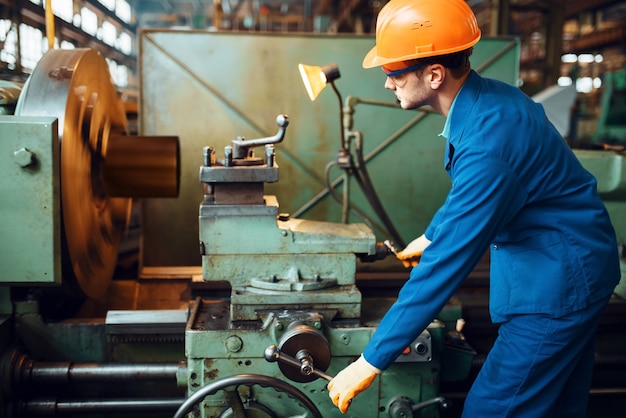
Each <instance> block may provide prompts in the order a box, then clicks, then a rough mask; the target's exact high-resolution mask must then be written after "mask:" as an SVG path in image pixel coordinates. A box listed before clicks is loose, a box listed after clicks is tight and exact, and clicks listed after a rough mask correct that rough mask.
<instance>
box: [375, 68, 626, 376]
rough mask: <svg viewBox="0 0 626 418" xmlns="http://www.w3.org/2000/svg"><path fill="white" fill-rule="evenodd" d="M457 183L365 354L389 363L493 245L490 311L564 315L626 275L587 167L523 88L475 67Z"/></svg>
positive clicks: (461, 118) (450, 168)
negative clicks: (420, 255)
mask: <svg viewBox="0 0 626 418" xmlns="http://www.w3.org/2000/svg"><path fill="white" fill-rule="evenodd" d="M448 118H450V120H449V121H448V122H449V128H450V129H449V135H448V138H447V143H446V148H445V155H444V165H445V169H446V171H447V172H448V174H449V175H450V178H451V179H452V187H451V189H450V192H449V193H448V196H447V198H446V201H445V203H444V204H443V206H442V207H441V208H440V209H439V210H438V211H437V213H436V214H435V216H434V217H433V219H432V221H431V223H430V224H429V226H428V227H427V229H426V231H425V235H426V237H427V238H429V239H430V240H431V241H432V243H431V244H430V245H429V246H428V247H427V249H426V250H425V251H424V253H423V255H422V258H421V260H420V263H419V264H418V265H417V266H416V267H414V268H413V270H412V271H411V274H410V278H409V280H408V281H407V282H406V284H405V285H404V286H403V287H402V289H401V290H400V293H399V295H398V300H397V301H396V302H395V303H394V304H393V305H392V307H391V308H390V309H389V311H388V312H387V313H386V314H385V316H384V317H383V319H382V320H381V322H380V324H379V326H378V328H377V330H376V332H375V333H374V335H373V336H372V339H371V341H370V342H369V344H368V345H367V347H366V349H365V351H364V353H363V355H364V357H365V359H366V360H367V361H368V362H369V363H370V364H372V365H374V366H375V367H377V368H379V369H386V368H387V367H388V366H389V365H390V364H391V363H392V362H393V361H394V360H395V358H396V357H397V356H398V355H399V354H400V352H401V351H402V350H403V349H404V348H405V347H407V346H408V345H409V344H410V343H411V342H412V341H413V339H414V338H416V337H417V336H418V335H419V334H420V333H421V332H422V331H423V330H424V329H425V328H426V327H427V326H428V325H429V324H430V322H431V321H432V320H433V318H435V317H436V315H437V314H438V313H439V312H440V311H441V309H442V308H443V307H444V305H445V304H446V303H447V302H448V300H449V299H450V297H451V296H452V295H453V294H454V292H455V291H456V290H457V289H458V288H459V286H460V285H461V283H462V282H463V280H464V279H465V278H466V277H467V276H468V274H469V273H470V272H471V271H472V269H473V268H474V267H475V265H476V264H477V263H478V261H479V260H480V258H481V257H482V256H483V255H484V253H485V252H486V250H487V248H490V251H491V253H490V255H491V274H490V313H491V318H492V320H493V321H494V322H502V321H506V320H507V319H508V318H510V317H511V316H513V315H519V314H545V315H550V316H554V317H558V316H561V315H564V314H567V313H569V312H573V311H576V310H580V309H582V308H585V307H586V306H588V305H589V304H591V303H593V302H596V301H598V300H600V299H602V298H605V297H607V296H608V295H609V294H610V293H611V292H612V291H613V290H614V288H615V286H616V285H617V283H618V282H619V277H620V270H619V256H618V249H617V242H616V237H615V231H614V230H613V227H612V225H611V223H610V219H609V216H608V214H607V211H606V209H605V207H604V204H603V203H602V201H601V199H600V197H599V196H598V193H597V187H596V180H595V178H594V177H593V176H592V175H591V174H590V173H589V172H587V171H586V170H585V169H584V168H583V167H582V165H581V164H580V162H579V161H578V159H577V158H576V156H575V155H574V153H573V152H572V151H571V149H570V148H569V146H568V145H567V144H566V142H565V141H564V139H563V138H562V137H561V135H560V134H559V133H558V132H557V130H556V129H555V128H554V126H553V125H552V124H551V123H550V122H549V121H548V119H547V118H546V116H545V112H544V110H543V107H542V106H541V105H540V104H537V103H535V102H533V101H532V100H531V99H530V98H529V97H528V96H526V95H525V94H524V93H523V92H522V91H520V90H519V89H518V88H515V87H513V86H510V85H508V84H505V83H502V82H500V81H496V80H491V79H487V78H483V77H481V76H479V75H478V74H477V73H476V72H474V71H472V72H471V74H470V75H469V77H468V79H467V80H466V82H465V83H464V85H463V87H462V88H461V90H460V91H459V93H458V94H457V97H456V99H455V102H454V107H453V109H452V112H451V113H450V114H449V115H448Z"/></svg>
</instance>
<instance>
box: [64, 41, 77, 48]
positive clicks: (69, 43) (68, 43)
mask: <svg viewBox="0 0 626 418" xmlns="http://www.w3.org/2000/svg"><path fill="white" fill-rule="evenodd" d="M61 49H76V45H74V44H73V43H71V42H68V41H61Z"/></svg>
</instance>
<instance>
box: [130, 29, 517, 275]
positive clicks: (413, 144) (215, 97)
mask: <svg viewBox="0 0 626 418" xmlns="http://www.w3.org/2000/svg"><path fill="white" fill-rule="evenodd" d="M373 43H374V39H373V37H369V36H367V37H363V36H345V35H344V36H342V35H338V36H325V35H304V34H303V35H277V34H262V33H254V34H250V33H232V32H228V33H221V32H199V31H198V32H193V31H170V30H146V31H142V32H141V33H140V36H139V46H140V93H141V97H140V111H139V117H140V119H139V125H140V131H141V134H143V135H157V134H158V135H169V134H171V135H178V136H179V137H180V141H181V189H180V195H179V198H178V199H169V200H168V199H147V200H144V201H143V202H142V206H143V210H142V225H143V241H142V256H141V260H142V264H143V265H144V266H159V265H167V266H176V265H199V264H200V263H201V261H200V254H199V251H198V225H197V222H196V219H197V216H198V205H199V203H200V202H201V201H202V187H201V184H200V183H199V181H198V169H199V167H200V166H201V164H202V148H203V147H204V146H207V145H210V146H213V147H214V148H215V149H216V150H222V149H223V147H224V146H226V145H227V144H229V143H230V141H232V140H233V139H236V138H237V137H238V136H244V137H245V138H247V139H255V138H260V137H266V136H271V135H273V134H274V132H275V131H276V124H275V119H276V116H277V115H278V114H282V113H285V114H287V115H289V119H290V124H289V126H288V127H287V133H286V137H285V139H284V141H283V142H282V143H280V144H277V146H276V162H277V164H278V165H279V166H280V173H279V181H278V182H276V183H273V184H270V185H266V187H265V191H266V193H267V194H269V195H276V196H277V198H278V201H279V202H280V212H283V213H291V214H297V217H298V218H303V219H311V220H320V221H331V222H338V221H341V206H340V205H339V204H338V203H337V202H335V201H334V200H332V199H331V198H330V197H329V196H328V194H327V192H326V191H325V188H326V185H325V182H324V170H325V167H326V165H327V163H328V162H330V161H333V160H334V159H335V157H336V154H337V152H338V151H339V148H340V136H341V135H340V123H339V120H340V119H339V117H340V116H339V115H340V113H339V112H340V108H341V107H342V106H343V100H342V102H341V103H340V102H339V100H338V98H337V97H336V96H335V94H334V92H333V91H332V89H330V88H327V89H326V90H324V91H323V92H322V93H321V94H320V96H319V97H318V98H317V100H316V101H315V102H311V101H310V100H309V98H308V96H307V93H306V91H305V89H304V87H303V84H302V81H301V80H300V76H299V72H298V68H297V66H298V64H299V63H304V64H309V65H325V64H328V63H331V62H335V63H337V65H338V67H339V70H340V72H341V78H340V79H338V80H336V82H335V85H336V87H337V88H338V90H339V91H340V93H341V95H342V96H343V98H347V97H348V96H352V97H356V98H362V99H367V100H366V101H369V100H375V101H380V102H384V103H386V104H388V105H389V104H393V102H394V101H395V96H394V95H393V93H391V92H390V91H388V90H385V89H384V87H383V84H384V81H385V76H384V74H383V73H382V72H381V71H379V70H376V69H373V70H365V69H363V68H362V67H361V62H362V60H363V56H364V55H365V53H366V52H367V51H368V50H369V49H370V48H371V46H372V45H373ZM518 57H519V44H518V42H517V41H516V40H513V39H489V38H486V39H483V40H481V41H480V42H479V43H478V44H477V46H476V47H475V52H474V55H473V57H472V66H473V67H474V68H475V69H477V70H478V71H479V72H480V73H481V74H483V75H485V76H489V77H494V78H499V79H502V80H504V81H506V82H508V83H511V84H515V83H516V82H517V78H518V77H517V75H518V63H519V58H518ZM353 123H354V125H353V129H354V130H358V131H361V132H362V133H363V138H364V154H365V156H366V160H367V167H368V171H369V173H370V176H371V177H372V181H373V183H374V187H375V189H376V190H377V192H378V194H379V196H380V199H381V200H382V202H383V204H384V206H385V208H386V210H387V212H388V213H389V217H390V218H391V220H392V221H393V223H394V224H395V225H396V228H397V229H398V230H399V231H400V234H401V235H402V237H403V238H404V240H406V241H408V240H410V239H412V238H414V237H415V236H417V235H418V234H420V233H422V232H423V230H424V229H425V227H426V226H427V224H428V222H429V221H430V219H431V217H432V215H433V214H434V212H435V211H436V210H437V208H438V207H439V206H440V205H441V203H443V201H444V199H445V196H446V194H447V191H448V189H449V186H450V181H449V178H448V176H447V174H446V173H445V171H444V170H443V147H444V141H443V139H442V138H440V137H438V133H439V132H440V131H441V129H442V127H443V123H444V119H443V117H442V116H440V115H436V114H430V113H422V112H417V111H403V110H400V109H398V108H395V107H389V106H378V105H370V104H367V103H364V102H360V103H358V104H357V105H356V106H355V113H354V115H353ZM341 175H342V172H332V171H331V180H334V179H336V178H338V177H340V176H341ZM338 183H339V182H338ZM338 185H339V187H340V188H341V185H340V184H338ZM350 190H351V192H350V197H351V200H352V202H353V204H354V205H355V206H357V207H359V208H360V209H361V210H362V211H363V212H365V213H366V214H367V215H368V216H370V217H372V219H373V221H374V223H375V224H380V221H379V220H378V219H377V218H376V216H375V215H374V212H373V210H372V209H370V207H369V205H368V204H367V203H366V199H365V198H364V196H363V194H362V193H361V191H360V190H359V188H358V187H357V186H356V184H354V185H352V184H351V185H350ZM360 221H361V220H360V219H358V218H356V217H354V216H352V217H350V219H349V222H360ZM375 233H376V236H377V239H378V240H379V241H382V240H383V239H387V238H389V237H388V235H387V234H386V233H385V232H384V231H383V230H382V228H379V227H375Z"/></svg>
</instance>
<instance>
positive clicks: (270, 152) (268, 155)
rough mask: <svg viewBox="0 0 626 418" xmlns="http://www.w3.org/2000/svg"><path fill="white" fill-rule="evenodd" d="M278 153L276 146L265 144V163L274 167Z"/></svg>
mask: <svg viewBox="0 0 626 418" xmlns="http://www.w3.org/2000/svg"><path fill="white" fill-rule="evenodd" d="M275 155H276V153H275V151H274V146H273V145H272V144H266V145H265V164H266V165H267V166H268V167H270V168H271V167H274V156H275Z"/></svg>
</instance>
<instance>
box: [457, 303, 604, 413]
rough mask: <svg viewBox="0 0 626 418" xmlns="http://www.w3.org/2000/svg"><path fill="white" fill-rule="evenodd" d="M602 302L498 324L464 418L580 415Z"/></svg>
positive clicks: (584, 404) (588, 384)
mask: <svg viewBox="0 0 626 418" xmlns="http://www.w3.org/2000/svg"><path fill="white" fill-rule="evenodd" d="M607 302H608V299H603V300H601V301H599V302H596V303H594V304H592V305H591V306H589V307H588V308H586V309H583V310H580V311H577V312H573V313H571V314H568V315H565V316H563V317H559V318H552V317H548V316H545V315H519V316H515V317H514V318H512V319H511V320H509V321H507V322H504V323H502V324H501V325H500V329H499V334H498V338H497V339H496V342H495V343H494V346H493V348H492V349H491V350H490V352H489V355H488V356H487V359H486V360H485V363H484V364H483V367H482V369H481V370H480V373H479V374H478V376H477V377H476V380H475V381H474V384H473V385H472V388H471V389H470V391H469V393H468V396H467V398H466V400H465V406H464V409H463V418H490V417H528V418H541V417H546V418H548V417H549V418H557V417H564V418H565V417H567V418H577V417H581V418H583V417H585V416H586V414H587V403H588V400H589V389H590V387H591V375H592V372H593V360H594V351H595V333H596V328H597V326H598V324H599V322H600V319H601V318H602V314H603V312H604V308H605V307H606V304H607Z"/></svg>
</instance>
